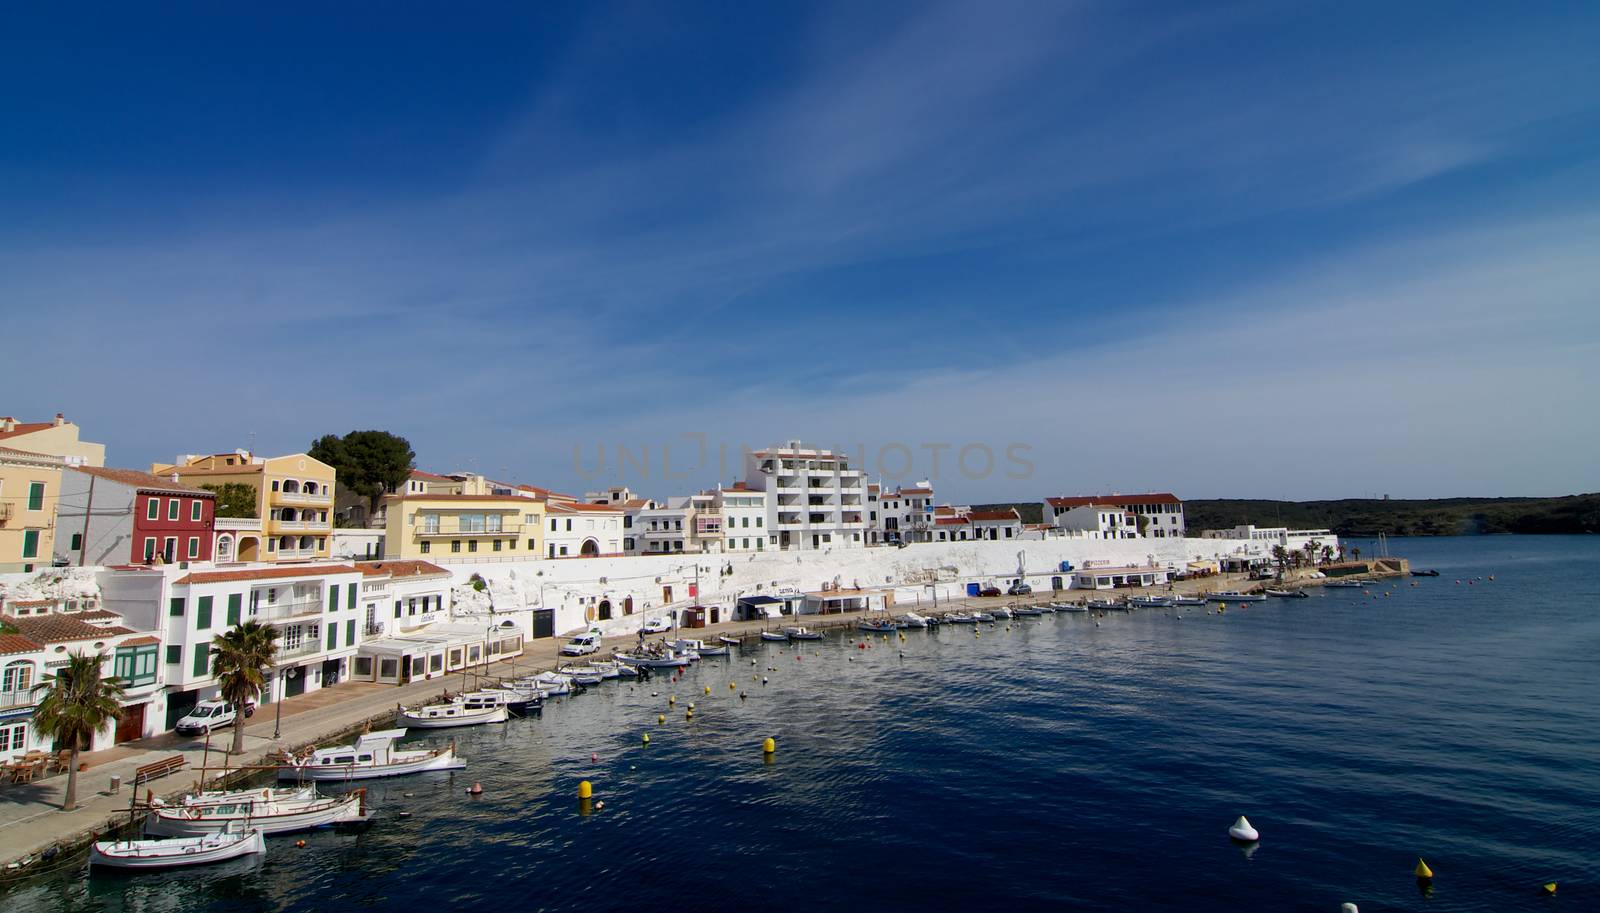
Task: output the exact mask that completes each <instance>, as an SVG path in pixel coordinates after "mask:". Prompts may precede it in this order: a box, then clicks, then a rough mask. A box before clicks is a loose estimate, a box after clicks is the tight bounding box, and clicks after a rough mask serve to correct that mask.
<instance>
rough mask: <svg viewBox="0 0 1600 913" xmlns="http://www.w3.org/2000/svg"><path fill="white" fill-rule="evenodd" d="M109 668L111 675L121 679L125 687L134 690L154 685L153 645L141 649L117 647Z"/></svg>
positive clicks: (154, 650)
mask: <svg viewBox="0 0 1600 913" xmlns="http://www.w3.org/2000/svg"><path fill="white" fill-rule="evenodd" d="M111 668H112V674H113V675H115V676H116V677H117V678H119V679H121V680H122V684H123V685H124V686H126V687H130V688H136V687H139V686H141V685H152V684H155V680H156V646H155V644H150V645H149V646H143V647H118V648H117V653H116V657H115V659H113V660H112V665H111Z"/></svg>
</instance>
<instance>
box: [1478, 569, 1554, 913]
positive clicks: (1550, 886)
mask: <svg viewBox="0 0 1600 913" xmlns="http://www.w3.org/2000/svg"><path fill="white" fill-rule="evenodd" d="M1489 579H1490V580H1493V579H1494V578H1493V577H1490V578H1489ZM1544 892H1545V893H1546V894H1554V893H1555V892H1556V883H1555V882H1553V881H1552V882H1550V883H1549V884H1547V885H1545V886H1544Z"/></svg>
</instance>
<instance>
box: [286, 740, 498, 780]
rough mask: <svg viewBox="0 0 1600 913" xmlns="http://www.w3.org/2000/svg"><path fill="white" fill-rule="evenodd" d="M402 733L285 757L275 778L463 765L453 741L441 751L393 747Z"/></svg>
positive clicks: (365, 775)
mask: <svg viewBox="0 0 1600 913" xmlns="http://www.w3.org/2000/svg"><path fill="white" fill-rule="evenodd" d="M405 734H406V731H405V730H404V729H383V730H380V731H378V732H369V733H366V734H365V735H363V736H361V738H359V739H356V743H355V744H354V745H339V746H337V747H334V748H318V749H317V750H315V751H313V752H311V753H310V754H307V755H302V756H300V757H289V758H288V759H287V763H286V764H284V766H282V767H280V768H278V779H280V780H362V779H369V778H373V777H398V776H402V775H404V774H414V773H425V772H427V771H434V770H460V769H461V768H463V767H466V766H467V765H466V762H464V761H462V760H461V759H460V758H458V757H456V748H455V744H454V743H453V742H452V743H451V744H449V745H446V746H445V747H443V748H396V747H395V742H397V741H399V740H400V739H401V738H404V737H405Z"/></svg>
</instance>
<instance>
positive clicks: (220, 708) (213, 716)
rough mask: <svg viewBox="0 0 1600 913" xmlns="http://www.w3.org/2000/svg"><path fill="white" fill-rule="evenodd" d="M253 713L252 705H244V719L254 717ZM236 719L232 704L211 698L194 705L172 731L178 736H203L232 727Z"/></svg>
mask: <svg viewBox="0 0 1600 913" xmlns="http://www.w3.org/2000/svg"><path fill="white" fill-rule="evenodd" d="M255 712H256V707H255V705H254V704H245V705H244V715H245V716H246V717H250V716H253V715H255ZM237 717H238V711H237V710H235V709H234V706H233V705H232V704H230V703H228V702H227V701H224V700H222V699H220V698H212V699H211V700H209V701H201V702H200V703H198V704H196V705H195V707H194V709H193V710H191V711H189V712H188V713H187V714H185V715H184V716H183V718H182V719H180V720H178V723H177V725H176V726H174V727H173V729H175V730H177V733H178V735H205V734H206V733H208V732H210V731H211V730H213V729H217V728H219V727H222V726H231V725H233V722H234V720H235V719H236V718H237Z"/></svg>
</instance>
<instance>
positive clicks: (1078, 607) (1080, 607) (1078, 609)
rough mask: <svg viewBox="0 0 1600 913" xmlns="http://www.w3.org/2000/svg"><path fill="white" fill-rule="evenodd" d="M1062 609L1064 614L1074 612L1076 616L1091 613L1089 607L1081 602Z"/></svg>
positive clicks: (1065, 605)
mask: <svg viewBox="0 0 1600 913" xmlns="http://www.w3.org/2000/svg"><path fill="white" fill-rule="evenodd" d="M1060 609H1061V611H1063V612H1072V613H1074V614H1082V613H1084V612H1087V611H1089V607H1088V606H1086V605H1084V604H1083V603H1081V602H1069V603H1066V604H1064V605H1062V606H1060Z"/></svg>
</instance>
